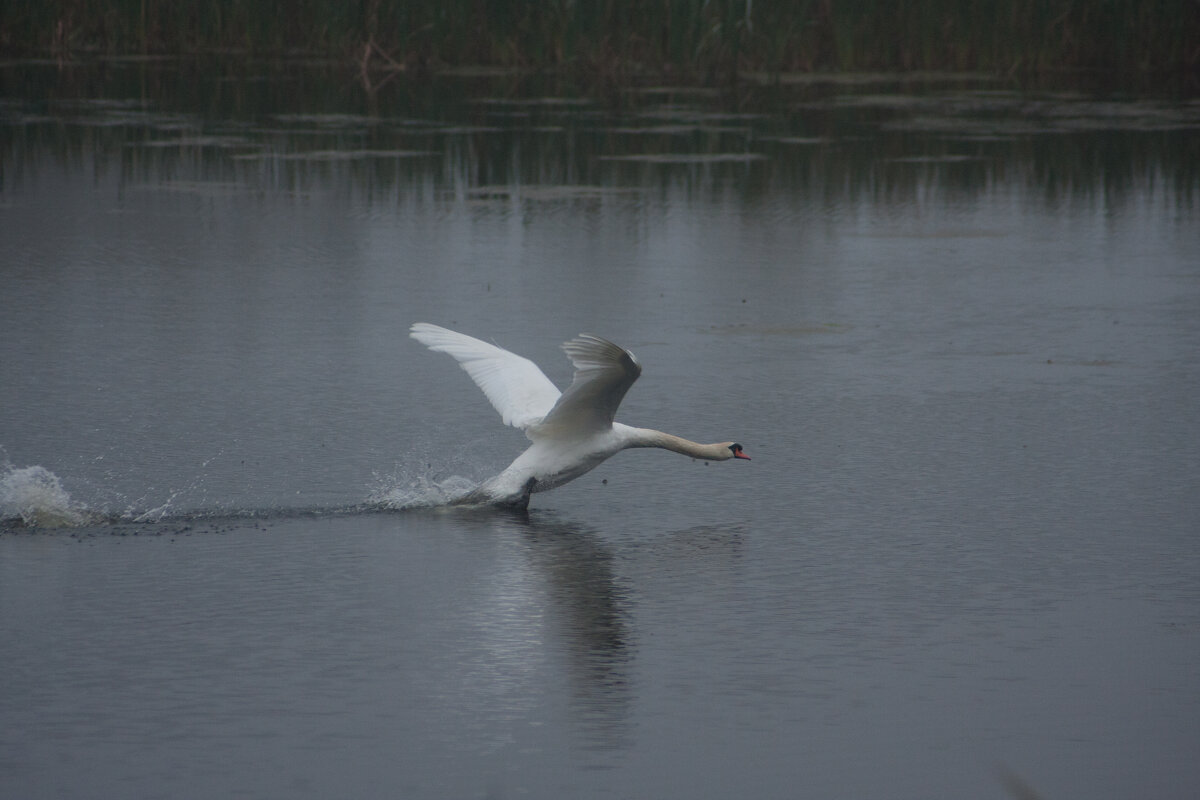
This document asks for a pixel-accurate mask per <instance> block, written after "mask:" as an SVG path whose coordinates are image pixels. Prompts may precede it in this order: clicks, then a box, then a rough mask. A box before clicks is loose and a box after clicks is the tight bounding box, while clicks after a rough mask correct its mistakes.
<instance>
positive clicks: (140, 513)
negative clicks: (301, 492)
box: [0, 462, 478, 530]
mask: <svg viewBox="0 0 1200 800" xmlns="http://www.w3.org/2000/svg"><path fill="white" fill-rule="evenodd" d="M477 486H478V483H477V482H476V481H472V480H471V479H469V478H465V477H462V476H460V475H450V476H436V475H431V474H417V475H413V474H408V475H403V474H401V475H389V476H380V475H376V476H375V486H374V487H373V489H372V490H371V491H370V493H369V494H368V496H367V498H366V499H365V500H363V501H361V502H358V503H351V504H348V505H341V506H316V507H305V506H283V507H273V508H197V509H184V508H177V507H175V506H174V505H173V502H172V501H173V500H174V495H172V496H171V498H169V499H168V500H167V501H166V502H164V503H162V504H159V505H157V506H155V507H152V508H136V507H129V508H125V509H123V510H121V511H115V512H114V511H112V510H110V509H107V508H105V509H97V508H92V507H89V506H88V505H87V504H86V503H83V502H79V501H77V500H75V499H74V498H72V497H71V495H70V493H69V492H68V491H67V490H66V489H65V488H64V487H63V484H62V480H61V479H60V478H59V477H58V476H57V475H55V474H54V473H53V472H51V471H50V470H48V469H46V468H45V467H43V466H38V465H35V466H27V467H17V466H14V465H13V464H11V463H8V462H0V529H5V530H10V529H20V528H77V527H81V526H96V525H115V524H122V523H163V522H174V521H197V520H205V519H209V520H212V519H239V518H240V519H263V518H271V517H276V518H281V517H298V516H332V515H338V514H361V513H371V512H381V511H405V510H413V509H432V508H440V507H447V506H453V505H458V504H459V501H461V499H462V498H463V497H465V496H466V495H468V494H470V492H471V491H472V490H473V489H475V488H476V487H477Z"/></svg>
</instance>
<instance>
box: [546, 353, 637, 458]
mask: <svg viewBox="0 0 1200 800" xmlns="http://www.w3.org/2000/svg"><path fill="white" fill-rule="evenodd" d="M562 349H563V350H564V351H565V352H566V354H567V356H568V357H569V358H570V359H571V363H572V364H574V365H575V378H574V380H572V381H571V385H570V386H568V387H567V390H566V391H565V392H563V395H562V397H560V398H558V402H557V403H555V405H554V408H552V409H551V410H550V413H549V414H547V415H546V419H545V420H544V421H543V422H542V424H541V425H540V426H539V429H540V430H543V431H546V432H547V433H559V432H562V433H573V434H585V433H592V432H595V431H603V430H607V429H608V428H611V427H612V421H613V417H614V416H615V415H616V413H617V406H619V405H621V400H622V398H624V397H625V393H626V392H627V391H629V387H630V386H633V382H634V381H636V380H637V379H638V376H639V375H641V374H642V365H641V364H639V363H638V361H637V359H636V358H634V357H633V353H631V352H629V351H628V350H626V349H624V348H622V347H618V346H617V345H615V344H613V343H612V342H610V341H608V340H606V339H601V338H600V337H599V336H591V335H589V334H586V333H581V334H580V335H579V336H577V337H576V338H574V339H572V340H571V341H569V342H565V343H564V344H563V346H562Z"/></svg>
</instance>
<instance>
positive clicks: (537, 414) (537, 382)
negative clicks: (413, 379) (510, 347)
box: [409, 322, 560, 428]
mask: <svg viewBox="0 0 1200 800" xmlns="http://www.w3.org/2000/svg"><path fill="white" fill-rule="evenodd" d="M409 335H410V336H412V338H414V339H416V340H417V341H418V342H420V343H421V344H423V345H425V346H426V347H428V348H429V349H430V350H433V351H434V352H437V353H446V354H448V355H450V356H452V357H453V358H454V360H455V361H457V362H458V363H459V366H461V367H462V368H463V369H464V370H466V372H467V374H468V375H470V376H471V380H473V381H475V384H476V385H477V386H478V387H479V388H480V389H482V390H483V393H484V394H485V395H487V399H488V400H490V401H491V403H492V406H494V407H495V409H496V410H497V411H499V412H500V417H501V419H503V420H504V424H505V425H512V426H513V427H515V428H527V427H529V426H530V425H533V424H534V423H537V422H540V421H541V419H542V418H543V417H545V416H546V414H548V413H549V412H550V409H551V408H553V407H554V404H555V403H556V402H557V401H558V398H559V394H560V393H559V391H558V388H557V387H556V386H555V385H554V384H553V383H551V382H550V379H549V378H547V377H546V375H545V374H544V373H543V372H542V371H541V370H540V369H538V365H537V364H534V363H533V362H532V361H530V360H529V359H527V358H522V357H521V356H519V355H517V354H515V353H510V352H509V351H507V350H505V349H503V348H500V347H496V346H495V345H493V344H488V343H487V342H484V341H480V340H479V339H476V338H474V337H473V336H467V335H465V334H462V333H455V332H454V331H452V330H447V329H446V328H442V327H439V326H437V325H430V324H429V323H428V322H418V323H416V324H415V325H413V326H412V328H410V329H409Z"/></svg>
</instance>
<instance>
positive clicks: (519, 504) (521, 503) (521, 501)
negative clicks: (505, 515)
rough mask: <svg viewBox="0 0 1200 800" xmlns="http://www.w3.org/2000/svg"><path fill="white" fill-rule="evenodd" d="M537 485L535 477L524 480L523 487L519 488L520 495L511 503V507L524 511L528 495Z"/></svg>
mask: <svg viewBox="0 0 1200 800" xmlns="http://www.w3.org/2000/svg"><path fill="white" fill-rule="evenodd" d="M536 485H537V478H530V479H529V480H527V481H525V487H524V488H523V489H521V496H520V498H518V499H517V501H516V502H515V503H513V508H517V509H520V510H521V511H524V510H525V509H527V508H529V495H531V494H533V487H534V486H536Z"/></svg>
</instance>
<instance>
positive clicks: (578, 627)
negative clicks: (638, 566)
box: [491, 511, 636, 749]
mask: <svg viewBox="0 0 1200 800" xmlns="http://www.w3.org/2000/svg"><path fill="white" fill-rule="evenodd" d="M491 527H492V528H493V530H494V531H495V532H496V533H497V534H500V535H501V536H502V537H503V538H504V539H505V540H506V541H508V542H509V543H510V544H515V545H518V549H519V551H520V552H521V553H522V555H523V557H524V558H523V560H524V562H525V567H526V568H528V569H529V572H530V573H531V577H532V578H533V579H534V580H537V581H539V582H540V584H541V587H540V588H541V591H540V593H541V594H542V596H543V597H544V598H545V604H544V611H545V636H544V641H545V642H546V643H547V644H548V645H550V646H553V644H555V643H557V644H558V645H559V647H557V648H556V649H558V650H559V651H560V652H561V653H562V654H563V657H564V658H565V662H566V663H565V669H566V678H567V681H568V684H569V690H570V700H569V702H570V708H569V713H570V716H571V718H572V721H573V722H575V723H576V724H577V726H578V731H579V733H580V734H581V736H582V739H583V744H584V746H585V747H589V748H599V749H613V748H619V747H622V746H623V745H624V744H625V740H626V737H627V734H628V729H629V722H628V717H629V708H630V705H631V700H632V686H631V681H630V674H629V673H630V668H631V665H632V660H633V657H634V654H635V652H636V647H635V646H634V644H633V636H632V634H631V632H630V626H629V612H628V598H627V596H626V595H625V593H624V592H623V591H622V589H621V588H620V586H619V584H618V581H617V580H616V578H615V576H614V572H613V557H612V553H611V552H610V551H609V550H608V548H607V547H606V546H605V545H604V543H603V542H602V541H601V540H600V538H599V537H598V536H597V535H596V532H595V531H593V530H590V529H588V528H587V527H585V526H583V525H579V524H577V523H574V522H568V521H565V520H562V519H560V518H558V517H556V516H555V515H553V514H551V513H548V512H543V511H533V512H528V513H524V512H511V513H500V514H495V515H494V516H493V517H492V526H491Z"/></svg>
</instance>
